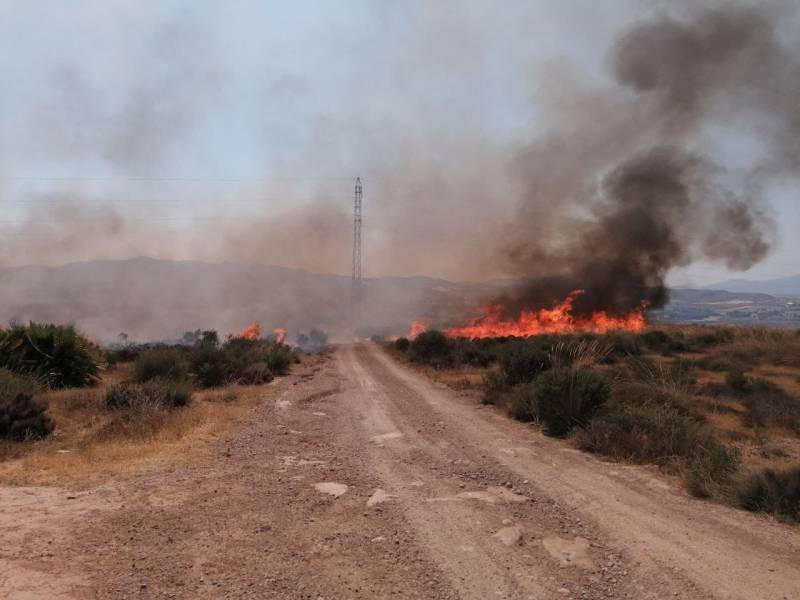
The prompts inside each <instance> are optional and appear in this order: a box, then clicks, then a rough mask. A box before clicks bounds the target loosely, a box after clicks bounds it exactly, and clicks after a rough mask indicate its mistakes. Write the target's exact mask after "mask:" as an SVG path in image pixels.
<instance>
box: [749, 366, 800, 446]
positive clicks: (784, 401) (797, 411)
mask: <svg viewBox="0 0 800 600" xmlns="http://www.w3.org/2000/svg"><path fill="white" fill-rule="evenodd" d="M741 401H742V404H744V407H745V409H746V412H745V415H744V421H745V423H746V424H747V425H749V426H750V427H783V428H784V429H788V430H790V431H794V432H796V433H800V402H798V400H796V399H795V398H793V397H792V396H790V395H789V394H787V393H786V392H784V391H783V390H782V389H781V388H780V387H779V386H777V385H776V384H774V383H772V382H771V381H767V380H766V379H758V378H753V379H750V380H749V386H748V392H747V393H746V394H745V395H744V397H742V398H741Z"/></svg>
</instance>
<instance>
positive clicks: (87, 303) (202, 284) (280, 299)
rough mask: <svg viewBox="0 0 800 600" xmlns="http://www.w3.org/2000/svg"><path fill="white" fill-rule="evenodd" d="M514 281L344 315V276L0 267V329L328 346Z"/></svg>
mask: <svg viewBox="0 0 800 600" xmlns="http://www.w3.org/2000/svg"><path fill="white" fill-rule="evenodd" d="M513 285H514V282H513V281H510V280H502V281H494V282H489V283H484V284H463V283H452V282H449V281H445V280H443V279H433V278H428V277H385V278H369V279H366V280H365V281H364V299H363V301H362V302H361V303H360V304H359V305H358V307H357V308H355V309H354V307H353V305H352V303H351V282H350V277H347V276H341V275H321V274H318V273H310V272H308V271H302V270H297V269H287V268H283V267H274V266H263V265H240V264H231V263H221V264H212V263H204V262H196V261H168V260H156V259H152V258H134V259H130V260H120V261H108V260H98V261H91V262H81V263H72V264H67V265H63V266H59V267H41V266H28V267H17V268H9V269H0V324H3V323H7V322H9V321H11V320H17V321H27V320H37V321H48V322H55V323H66V322H72V323H75V324H76V325H78V327H79V328H81V329H82V330H83V331H85V332H86V333H88V334H90V335H92V336H94V337H95V338H96V339H98V340H100V341H106V342H108V341H114V340H115V339H116V338H117V335H118V334H119V333H121V332H124V333H126V334H128V335H129V336H130V338H131V339H134V340H138V341H148V340H169V339H178V338H179V337H180V336H181V335H182V334H183V332H185V331H189V330H195V329H216V330H218V331H219V332H220V333H222V334H226V333H231V332H236V331H239V330H241V329H242V328H244V327H245V326H247V325H248V324H249V323H251V322H253V321H259V322H260V323H261V324H262V326H263V328H264V330H265V331H267V332H269V331H270V330H272V329H274V328H276V327H285V328H286V329H288V330H289V334H290V336H292V335H296V334H297V333H298V332H299V331H300V330H303V331H308V330H309V329H310V328H312V327H314V328H322V329H324V330H325V331H327V332H328V333H329V334H331V335H332V336H333V338H334V339H337V340H349V339H352V338H353V336H359V337H365V336H370V335H372V334H381V335H399V334H405V333H406V332H408V327H409V324H410V322H411V321H412V320H414V319H423V320H426V321H427V322H429V323H433V324H437V325H439V326H447V325H455V324H460V323H463V322H464V321H465V320H466V319H468V318H469V317H471V316H473V315H474V309H475V307H476V306H478V305H480V304H483V303H485V302H487V301H489V300H491V299H494V298H496V297H497V295H498V294H499V293H500V292H501V291H502V290H505V289H508V288H509V286H513ZM652 316H653V317H654V318H656V319H658V320H661V321H667V322H691V323H697V322H700V323H741V324H764V325H777V326H794V327H800V300H799V301H798V302H797V303H794V302H791V301H787V300H786V299H785V298H784V299H781V298H779V297H776V296H774V295H769V294H754V293H745V292H730V291H719V290H709V289H703V290H680V289H679V290H673V291H672V295H671V300H670V303H669V304H668V305H667V306H666V307H664V308H663V309H661V310H659V311H654V313H653V315H652Z"/></svg>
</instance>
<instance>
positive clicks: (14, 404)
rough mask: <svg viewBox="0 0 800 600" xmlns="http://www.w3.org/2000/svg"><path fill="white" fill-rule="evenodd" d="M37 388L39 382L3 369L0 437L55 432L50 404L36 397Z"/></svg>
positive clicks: (20, 438)
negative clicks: (34, 395)
mask: <svg viewBox="0 0 800 600" xmlns="http://www.w3.org/2000/svg"><path fill="white" fill-rule="evenodd" d="M38 387H39V386H38V384H37V383H36V381H34V380H32V379H29V378H25V377H18V376H16V375H14V374H13V373H12V372H11V371H9V370H7V369H2V368H0V439H5V440H11V441H23V440H28V439H38V438H43V437H47V436H48V435H50V433H51V432H52V431H53V422H52V421H51V420H50V418H49V417H48V416H47V415H46V414H45V410H46V409H47V407H46V406H44V405H43V404H40V403H39V402H36V401H35V400H34V398H33V394H34V393H35V392H36V391H38Z"/></svg>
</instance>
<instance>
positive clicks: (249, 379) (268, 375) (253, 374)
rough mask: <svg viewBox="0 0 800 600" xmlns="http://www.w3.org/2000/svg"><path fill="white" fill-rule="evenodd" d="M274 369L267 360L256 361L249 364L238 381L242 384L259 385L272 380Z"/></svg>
mask: <svg viewBox="0 0 800 600" xmlns="http://www.w3.org/2000/svg"><path fill="white" fill-rule="evenodd" d="M272 379H273V377H272V371H270V368H269V365H267V363H265V362H255V363H251V364H249V365H247V366H246V367H245V368H244V369H243V370H242V372H241V373H240V374H239V377H238V380H239V381H238V382H239V383H240V384H242V385H259V384H262V383H269V382H270V381H272Z"/></svg>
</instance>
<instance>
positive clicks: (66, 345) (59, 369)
mask: <svg viewBox="0 0 800 600" xmlns="http://www.w3.org/2000/svg"><path fill="white" fill-rule="evenodd" d="M98 359H99V351H98V350H97V348H95V346H94V345H93V344H92V343H91V342H89V340H87V339H86V338H85V337H83V336H82V335H81V334H79V333H78V332H77V331H76V330H75V328H74V327H73V326H71V325H47V324H41V323H34V322H31V323H29V324H28V325H12V326H11V327H10V328H9V329H7V330H0V367H5V368H7V369H9V370H11V371H13V372H15V373H17V374H21V375H32V376H34V377H36V378H37V379H39V380H40V381H41V382H42V383H43V384H44V385H46V386H48V387H53V388H66V387H86V386H89V385H93V384H95V383H96V382H97V381H98V378H99V372H100V369H99V367H98Z"/></svg>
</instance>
